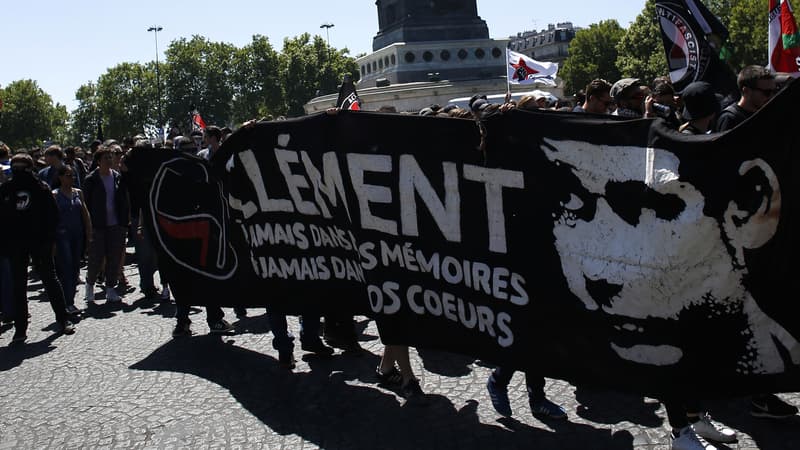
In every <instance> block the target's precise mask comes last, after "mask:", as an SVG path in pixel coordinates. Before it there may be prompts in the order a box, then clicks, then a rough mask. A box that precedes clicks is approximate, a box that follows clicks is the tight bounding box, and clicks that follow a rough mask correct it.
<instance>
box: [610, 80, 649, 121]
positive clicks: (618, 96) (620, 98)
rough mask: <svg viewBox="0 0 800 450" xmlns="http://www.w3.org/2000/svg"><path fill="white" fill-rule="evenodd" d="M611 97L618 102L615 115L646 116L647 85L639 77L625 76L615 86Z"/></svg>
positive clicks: (631, 117) (636, 117) (633, 117)
mask: <svg viewBox="0 0 800 450" xmlns="http://www.w3.org/2000/svg"><path fill="white" fill-rule="evenodd" d="M610 95H611V98H612V99H614V103H616V104H617V109H616V111H614V112H613V113H612V115H614V116H619V117H627V118H629V119H640V118H642V117H644V100H645V98H646V97H647V86H645V85H643V84H642V81H641V80H640V79H638V78H623V79H621V80H619V81H617V82H616V83H614V85H613V86H611V92H610Z"/></svg>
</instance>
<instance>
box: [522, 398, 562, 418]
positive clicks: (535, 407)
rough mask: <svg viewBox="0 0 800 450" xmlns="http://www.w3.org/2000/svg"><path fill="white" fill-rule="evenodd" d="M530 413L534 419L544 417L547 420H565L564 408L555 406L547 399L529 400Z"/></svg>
mask: <svg viewBox="0 0 800 450" xmlns="http://www.w3.org/2000/svg"><path fill="white" fill-rule="evenodd" d="M530 404H531V412H532V413H533V415H534V416H536V417H544V418H548V419H566V418H567V412H566V411H564V408H562V407H560V406H558V405H556V404H555V403H553V402H551V401H550V400H548V399H546V398H545V399H542V400H536V401H534V400H531V402H530Z"/></svg>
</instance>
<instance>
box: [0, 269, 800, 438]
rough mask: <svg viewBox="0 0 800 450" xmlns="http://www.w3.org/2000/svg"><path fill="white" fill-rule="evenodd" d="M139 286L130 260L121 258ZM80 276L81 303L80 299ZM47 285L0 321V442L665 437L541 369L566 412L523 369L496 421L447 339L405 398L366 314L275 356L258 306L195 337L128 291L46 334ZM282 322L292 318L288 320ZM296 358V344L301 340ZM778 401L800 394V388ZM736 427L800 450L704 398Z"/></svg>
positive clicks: (741, 412) (799, 421) (616, 404)
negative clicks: (291, 356) (530, 390)
mask: <svg viewBox="0 0 800 450" xmlns="http://www.w3.org/2000/svg"><path fill="white" fill-rule="evenodd" d="M125 272H126V274H127V276H128V278H129V280H130V281H131V284H132V285H134V286H135V285H137V284H138V278H137V275H136V267H135V265H128V266H126V267H125ZM82 294H83V286H81V287H80V290H79V295H78V296H77V301H76V303H78V304H80V305H83V302H82V298H83V295H82ZM43 297H44V295H43V293H42V291H41V283H40V282H32V284H31V289H30V293H29V299H30V306H31V314H32V319H31V321H32V323H31V325H30V327H29V331H28V336H29V337H28V341H27V343H26V344H24V345H10V342H11V336H12V334H13V329H12V328H11V327H10V326H9V325H6V326H3V327H2V329H0V331H2V334H0V449H12V448H13V449H17V448H36V449H39V448H126V449H127V448H134V449H138V448H167V449H169V448H192V449H195V448H197V449H203V448H270V449H284V448H285V449H301V448H326V449H395V448H397V449H404V448H443V449H451V448H452V449H459V450H464V449H473V448H474V449H478V448H479V449H487V448H499V449H506V448H535V449H569V448H585V449H609V448H611V449H630V448H637V449H638V448H644V449H668V448H669V445H668V443H669V441H668V426H667V424H666V414H665V411H664V408H663V407H662V406H661V405H660V404H659V403H658V402H657V401H655V400H653V399H649V398H641V397H636V396H630V395H623V394H619V393H614V392H609V391H602V390H593V389H586V388H576V386H573V385H570V384H568V383H565V382H563V381H558V380H548V383H547V388H546V389H547V394H548V396H549V398H550V399H552V400H553V401H555V402H557V403H560V404H561V405H563V406H564V407H565V408H566V410H567V412H568V414H569V419H568V421H541V420H538V419H535V418H533V417H532V416H531V415H530V409H529V406H528V404H527V401H526V400H527V396H526V393H525V385H524V377H523V375H522V374H520V373H518V374H516V375H515V377H514V379H513V380H512V385H511V386H510V388H509V392H510V394H511V400H512V407H513V409H514V412H515V414H514V417H513V418H509V419H504V418H501V417H500V416H499V415H498V414H497V413H495V411H494V410H493V409H492V406H491V403H490V402H489V399H488V396H487V394H486V391H485V382H486V378H487V376H488V375H489V373H490V370H491V367H490V366H488V365H485V364H483V363H482V362H481V361H476V360H474V359H473V358H468V357H464V356H458V355H452V354H447V353H442V352H434V351H425V350H420V351H419V352H416V353H413V354H412V363H413V364H414V366H415V371H416V373H417V375H418V376H419V377H420V379H421V385H422V388H423V390H424V391H425V392H426V393H428V397H429V398H428V404H427V406H412V405H405V404H404V401H403V399H402V398H401V397H399V396H398V395H397V394H396V393H395V392H392V391H390V390H386V389H383V388H380V387H377V386H376V384H375V382H376V379H375V377H374V375H373V373H374V372H373V371H374V369H375V367H376V366H377V364H378V361H379V355H380V354H381V351H382V345H381V344H380V340H379V339H378V333H377V330H376V328H375V325H374V322H370V321H367V320H366V319H365V318H359V320H358V326H359V329H360V330H361V331H362V336H361V344H362V346H363V347H364V348H365V349H366V352H365V353H364V354H362V355H360V356H351V355H342V354H341V353H340V352H337V354H335V355H334V356H333V357H330V358H308V357H306V358H305V359H303V360H299V361H298V365H297V367H296V369H294V371H293V372H289V371H287V370H284V369H282V368H281V367H280V366H279V365H278V362H277V352H276V351H275V350H273V349H272V346H271V334H270V333H269V328H268V325H267V320H266V317H265V316H264V310H263V309H254V310H250V312H249V313H250V316H249V317H247V318H245V319H242V320H238V321H235V320H236V319H235V316H234V314H233V311H232V310H230V309H226V317H227V319H228V320H229V321H232V322H234V321H235V322H234V323H235V325H236V328H237V333H236V334H235V335H233V336H224V337H215V336H211V335H208V334H207V332H208V327H207V325H206V323H205V312H204V311H201V310H199V309H197V310H195V311H194V315H193V316H192V318H193V322H194V323H193V324H192V328H193V330H194V332H195V335H194V336H192V337H185V338H178V339H173V338H172V336H171V332H172V328H173V326H174V319H173V318H172V316H173V314H174V312H175V307H174V305H172V304H169V303H155V302H152V301H149V300H145V299H144V298H143V296H142V295H141V294H140V293H139V291H138V290H136V291H132V292H128V293H127V295H126V296H125V301H126V303H125V304H124V305H112V304H105V303H104V301H103V300H100V301H99V304H98V305H97V306H94V307H92V308H90V309H89V310H88V311H87V314H86V317H85V318H84V319H83V320H82V321H81V322H80V323H79V324H78V325H77V332H76V334H74V335H72V336H62V335H59V334H55V333H54V331H53V330H54V324H53V314H52V311H51V310H50V307H49V304H48V303H47V302H46V301H45V299H44V298H43ZM290 327H291V328H292V329H293V330H295V331H297V329H298V328H299V326H298V323H297V320H296V318H290ZM295 354H296V356H298V359H299V357H300V356H301V355H302V352H301V351H300V349H299V345H298V346H297V348H296V349H295ZM783 397H784V398H786V399H787V400H789V401H790V402H792V403H793V404H800V395H798V394H787V395H783ZM709 406H710V409H711V410H712V411H713V414H714V416H715V417H716V418H718V419H719V420H720V421H722V422H724V423H726V424H727V425H729V426H731V427H733V428H735V429H737V430H738V431H739V441H738V442H737V443H734V444H731V445H730V446H727V447H726V446H719V447H720V448H731V449H752V448H761V449H798V448H800V416H795V417H794V418H792V419H790V420H786V421H765V420H759V419H751V417H750V416H749V415H748V409H747V403H746V401H745V400H744V399H734V400H730V401H728V402H721V403H720V402H718V403H714V404H711V405H709Z"/></svg>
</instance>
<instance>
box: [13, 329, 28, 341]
mask: <svg viewBox="0 0 800 450" xmlns="http://www.w3.org/2000/svg"><path fill="white" fill-rule="evenodd" d="M25 339H28V335H27V334H25V332H24V331H19V330H17V331H15V332H14V337H12V338H11V342H12V343H13V342H25Z"/></svg>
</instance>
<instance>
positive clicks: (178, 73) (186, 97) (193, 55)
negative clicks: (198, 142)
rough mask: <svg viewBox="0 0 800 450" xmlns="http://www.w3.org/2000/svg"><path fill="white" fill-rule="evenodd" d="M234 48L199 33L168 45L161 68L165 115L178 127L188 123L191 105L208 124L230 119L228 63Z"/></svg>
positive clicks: (230, 90)
mask: <svg viewBox="0 0 800 450" xmlns="http://www.w3.org/2000/svg"><path fill="white" fill-rule="evenodd" d="M235 53H236V47H235V46H233V45H231V44H227V43H224V42H210V41H208V40H206V38H204V37H202V36H192V38H191V39H189V40H187V39H186V38H181V39H177V40H175V41H172V43H171V44H170V45H169V47H168V48H167V50H166V52H165V54H166V59H167V62H166V64H165V65H164V66H165V67H163V68H162V74H163V75H165V76H164V77H162V78H163V79H165V85H166V86H165V87H166V100H167V102H166V107H165V111H166V114H167V117H169V118H171V119H172V120H173V121H174V122H175V123H177V124H178V125H179V126H182V125H183V124H188V120H189V113H191V109H192V107H194V108H196V109H197V110H198V111H199V112H200V115H201V116H203V119H204V120H205V121H206V123H207V124H209V125H210V124H212V123H215V124H225V123H229V122H230V118H231V99H232V98H233V96H234V87H233V83H232V82H231V75H230V72H231V62H232V59H233V55H234V54H235Z"/></svg>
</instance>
